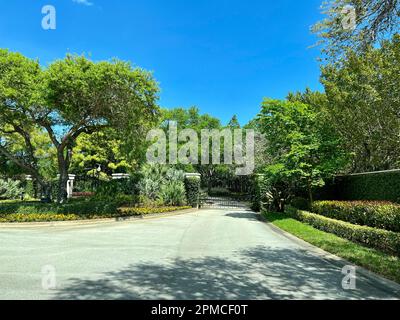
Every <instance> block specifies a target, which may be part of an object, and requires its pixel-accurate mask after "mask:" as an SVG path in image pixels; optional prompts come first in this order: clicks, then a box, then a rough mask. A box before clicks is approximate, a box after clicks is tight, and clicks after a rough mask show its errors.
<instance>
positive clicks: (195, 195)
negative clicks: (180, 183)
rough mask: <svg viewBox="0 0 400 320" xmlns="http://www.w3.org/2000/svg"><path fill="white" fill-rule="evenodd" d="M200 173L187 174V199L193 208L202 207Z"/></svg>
mask: <svg viewBox="0 0 400 320" xmlns="http://www.w3.org/2000/svg"><path fill="white" fill-rule="evenodd" d="M200 182H201V174H200V173H185V189H186V198H187V200H188V203H189V205H191V206H192V207H193V208H196V209H199V207H200Z"/></svg>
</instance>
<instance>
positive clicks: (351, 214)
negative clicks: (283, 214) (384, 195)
mask: <svg viewBox="0 0 400 320" xmlns="http://www.w3.org/2000/svg"><path fill="white" fill-rule="evenodd" d="M298 209H301V208H298ZM312 212H314V213H317V214H320V215H323V216H325V217H328V218H332V219H337V220H342V221H346V222H350V223H353V224H358V225H364V226H369V227H374V228H379V229H386V230H389V231H395V232H400V205H398V204H393V203H390V202H378V201H317V202H314V203H313V205H312Z"/></svg>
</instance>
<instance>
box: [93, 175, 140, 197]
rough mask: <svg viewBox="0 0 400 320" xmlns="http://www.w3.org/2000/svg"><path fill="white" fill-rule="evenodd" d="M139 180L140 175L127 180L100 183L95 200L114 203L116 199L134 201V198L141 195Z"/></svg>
mask: <svg viewBox="0 0 400 320" xmlns="http://www.w3.org/2000/svg"><path fill="white" fill-rule="evenodd" d="M139 179H140V176H139V175H132V176H130V177H129V178H127V179H116V180H110V181H100V182H99V186H98V187H97V189H96V195H95V196H94V197H93V200H97V201H113V200H114V199H115V198H118V197H119V198H123V199H126V200H127V201H128V199H130V201H133V199H134V196H137V195H138V194H139V187H138V181H139ZM124 196H126V197H124Z"/></svg>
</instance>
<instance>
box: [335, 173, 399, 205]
mask: <svg viewBox="0 0 400 320" xmlns="http://www.w3.org/2000/svg"><path fill="white" fill-rule="evenodd" d="M334 192H335V196H334V197H333V198H334V199H340V200H381V201H391V202H398V203H400V170H396V171H383V172H373V173H367V174H359V175H351V176H343V177H337V178H336V179H335V186H334ZM331 199H332V197H331Z"/></svg>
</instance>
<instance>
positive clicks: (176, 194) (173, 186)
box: [159, 180, 186, 206]
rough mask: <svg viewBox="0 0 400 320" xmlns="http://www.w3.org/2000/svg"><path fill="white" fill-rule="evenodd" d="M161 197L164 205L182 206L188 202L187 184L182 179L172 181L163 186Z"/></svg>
mask: <svg viewBox="0 0 400 320" xmlns="http://www.w3.org/2000/svg"><path fill="white" fill-rule="evenodd" d="M159 199H160V200H161V199H162V202H163V203H164V205H167V206H182V205H184V204H186V193H185V185H184V183H183V182H182V181H180V180H178V181H171V182H170V183H168V184H166V185H163V186H161V189H160V192H159Z"/></svg>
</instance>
